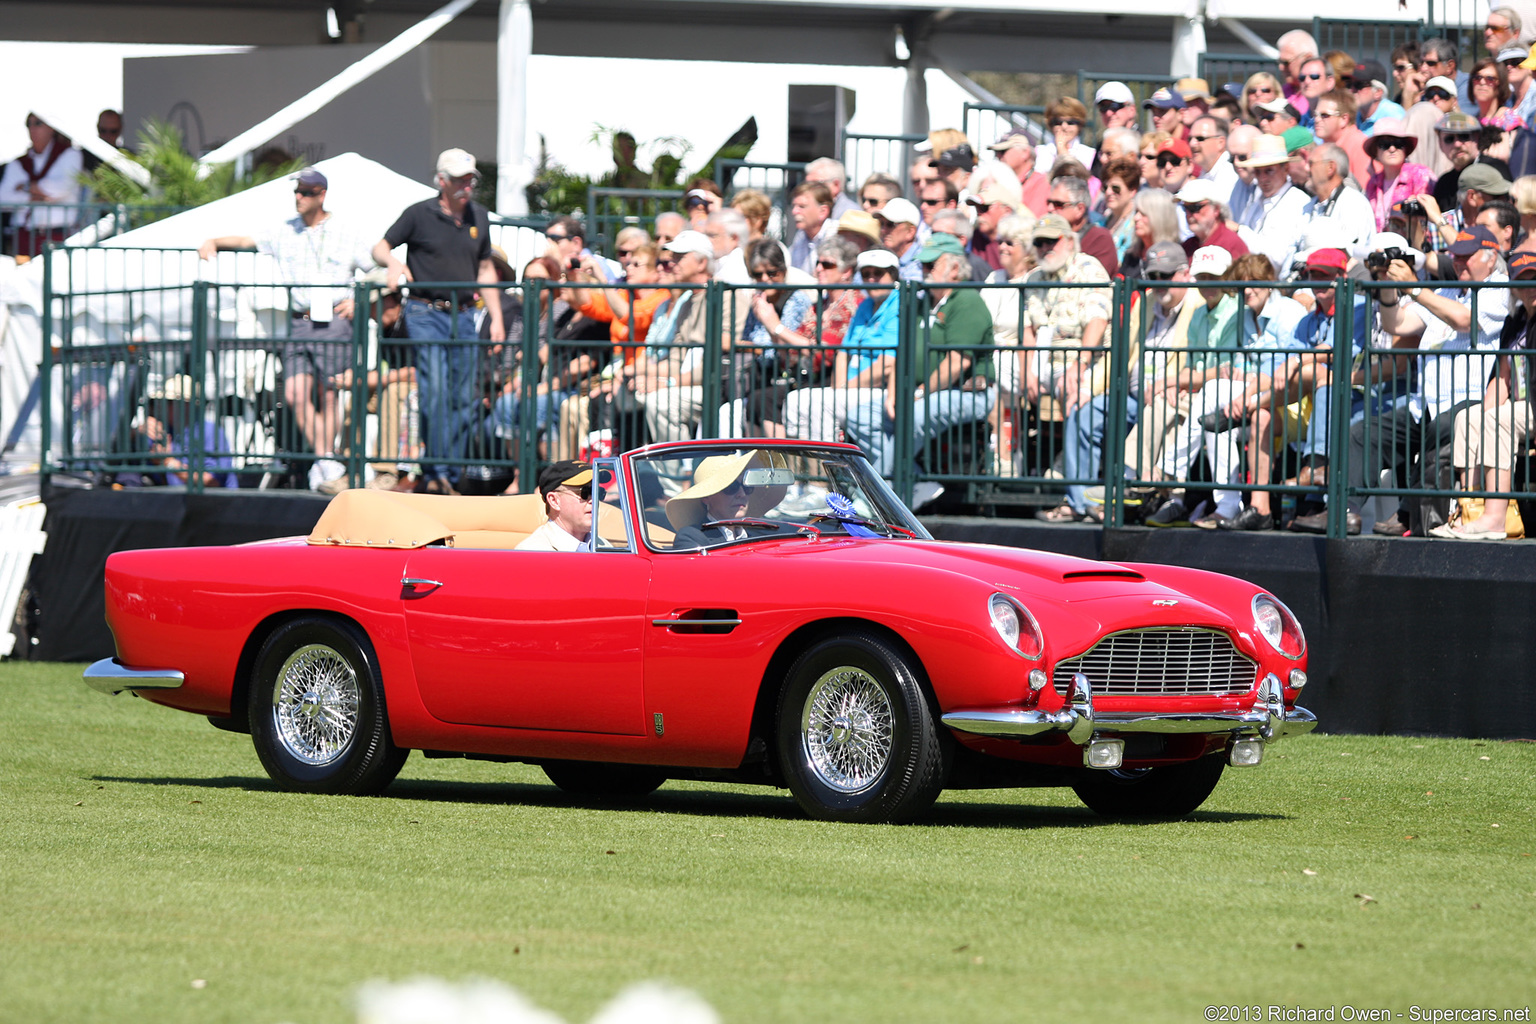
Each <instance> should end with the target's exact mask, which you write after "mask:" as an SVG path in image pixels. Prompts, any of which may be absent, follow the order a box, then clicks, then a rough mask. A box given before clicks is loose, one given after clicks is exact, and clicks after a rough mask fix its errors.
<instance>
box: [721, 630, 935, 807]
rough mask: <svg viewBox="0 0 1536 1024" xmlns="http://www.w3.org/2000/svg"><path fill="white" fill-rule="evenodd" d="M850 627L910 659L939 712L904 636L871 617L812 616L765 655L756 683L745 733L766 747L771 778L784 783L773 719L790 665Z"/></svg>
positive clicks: (931, 705) (923, 671) (920, 663)
mask: <svg viewBox="0 0 1536 1024" xmlns="http://www.w3.org/2000/svg"><path fill="white" fill-rule="evenodd" d="M850 630H860V631H864V632H869V633H874V634H875V635H876V636H879V637H880V638H881V639H883V640H885V641H886V642H888V643H890V644H891V645H892V646H893V647H895V648H896V649H898V650H899V651H901V652H902V653H903V654H905V655H906V656H907V657H909V658H910V659H911V660H912V664H913V665H915V666H917V669H918V683H919V685H920V686H921V687H922V690H923V695H924V697H925V698H926V699H927V701H928V704H929V710H930V711H931V712H932V713H933V714H934V716H935V717H937V716H938V701H937V699H936V698H935V697H934V693H933V683H932V682H931V681H930V679H929V677H928V670H927V667H926V666H924V665H923V660H922V659H921V658H920V657H918V655H917V652H916V651H915V650H913V648H912V645H911V644H909V643H908V642H907V640H906V638H905V637H903V636H902V635H901V634H900V633H899V632H897V631H896V630H894V629H892V628H891V627H890V626H888V625H886V624H885V623H882V622H876V621H875V620H873V619H865V618H860V617H859V616H856V615H846V616H835V617H832V618H825V619H815V620H813V621H811V622H806V623H803V624H802V625H800V626H798V627H796V628H795V629H794V630H793V631H792V632H791V633H789V634H788V635H787V636H785V637H784V639H783V640H781V641H780V642H779V646H778V647H777V648H775V649H774V652H773V657H771V658H770V659H768V666H767V668H765V669H764V670H763V678H762V680H761V682H760V683H759V684H758V688H757V701H756V703H755V704H754V705H753V708H752V727H751V729H750V730H749V733H748V735H749V736H750V737H751V738H752V739H753V740H757V739H761V740H762V741H763V742H764V744H765V745H766V747H767V749H768V763H769V768H770V771H771V772H772V774H773V777H774V780H775V781H776V782H777V783H779V784H780V785H782V784H783V780H784V773H783V769H782V766H781V765H780V764H779V763H778V754H777V752H776V750H775V744H774V742H773V737H774V730H775V727H776V725H775V723H776V718H777V714H778V704H779V693H780V691H782V690H783V688H784V684H785V682H786V681H787V679H788V677H789V669H790V666H791V665H793V664H794V663H795V659H796V658H798V657H799V656H800V655H801V654H802V653H803V652H805V651H806V650H808V649H810V648H811V647H812V646H814V645H815V644H817V643H819V642H820V641H822V640H824V639H826V638H828V637H831V636H837V635H838V634H840V633H845V632H848V631H850Z"/></svg>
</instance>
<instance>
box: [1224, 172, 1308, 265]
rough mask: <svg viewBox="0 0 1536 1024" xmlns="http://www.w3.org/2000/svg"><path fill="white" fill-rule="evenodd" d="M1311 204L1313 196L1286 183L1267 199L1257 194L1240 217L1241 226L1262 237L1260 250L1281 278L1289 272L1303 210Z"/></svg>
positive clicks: (1301, 222)
mask: <svg viewBox="0 0 1536 1024" xmlns="http://www.w3.org/2000/svg"><path fill="white" fill-rule="evenodd" d="M1310 201H1311V196H1309V195H1307V194H1306V193H1305V192H1303V191H1302V190H1301V189H1299V188H1296V187H1294V186H1293V185H1291V183H1290V182H1289V181H1287V182H1286V183H1285V187H1284V188H1282V189H1281V190H1280V191H1279V192H1277V193H1276V194H1275V195H1273V196H1271V197H1270V198H1268V199H1266V198H1265V197H1264V195H1263V193H1256V194H1255V195H1254V197H1253V199H1252V200H1250V201H1249V203H1248V205H1247V206H1246V207H1245V208H1244V210H1243V214H1242V216H1241V217H1239V218H1237V221H1238V223H1239V224H1245V225H1247V226H1248V227H1250V228H1252V229H1253V232H1254V234H1256V235H1258V236H1259V248H1258V251H1259V252H1261V253H1263V254H1264V255H1265V256H1268V257H1269V259H1270V262H1272V263H1274V265H1275V271H1276V272H1277V273H1278V274H1280V276H1281V277H1284V276H1285V274H1286V271H1288V270H1289V269H1290V263H1289V260H1290V257H1291V254H1292V253H1294V252H1295V251H1296V247H1297V245H1298V244H1299V243H1300V239H1301V233H1302V227H1303V224H1304V221H1303V220H1302V210H1304V209H1305V208H1306V205H1307V203H1309V202H1310Z"/></svg>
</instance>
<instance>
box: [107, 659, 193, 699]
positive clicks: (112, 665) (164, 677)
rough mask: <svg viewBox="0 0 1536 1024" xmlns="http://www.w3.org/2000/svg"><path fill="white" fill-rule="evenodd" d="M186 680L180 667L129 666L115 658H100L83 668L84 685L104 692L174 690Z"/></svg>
mask: <svg viewBox="0 0 1536 1024" xmlns="http://www.w3.org/2000/svg"><path fill="white" fill-rule="evenodd" d="M186 681H187V677H186V675H185V674H184V673H182V671H181V670H180V669H175V668H129V667H128V666H127V665H124V664H122V663H121V662H119V661H118V660H117V659H116V658H102V659H101V660H100V661H98V662H96V663H95V664H93V665H92V666H91V667H90V668H88V669H86V670H85V685H87V686H89V687H90V688H91V689H93V690H100V691H101V692H102V693H106V694H118V693H122V692H123V691H124V690H174V689H177V688H178V687H180V686H181V684H182V683H184V682H186Z"/></svg>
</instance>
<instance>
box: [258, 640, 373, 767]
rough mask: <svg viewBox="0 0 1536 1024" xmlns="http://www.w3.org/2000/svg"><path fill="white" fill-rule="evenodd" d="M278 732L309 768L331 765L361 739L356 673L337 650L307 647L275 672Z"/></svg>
mask: <svg viewBox="0 0 1536 1024" xmlns="http://www.w3.org/2000/svg"><path fill="white" fill-rule="evenodd" d="M273 698H274V701H275V703H276V710H277V731H278V736H279V737H280V738H281V740H282V743H283V745H284V746H285V747H287V748H288V752H289V753H290V754H292V755H293V756H294V757H296V758H298V759H299V760H300V761H302V762H304V763H305V764H312V765H323V764H330V763H331V762H333V761H335V760H336V759H337V758H339V757H341V756H343V755H344V754H345V753H346V752H347V748H348V747H349V746H350V745H351V743H352V738H353V736H355V735H356V734H357V713H358V704H359V699H360V698H359V683H358V679H357V673H356V672H355V671H354V670H353V668H352V666H351V665H350V664H348V662H347V659H346V658H344V657H342V656H341V655H340V654H339V653H338V652H337V651H335V650H334V649H332V648H330V647H327V646H325V645H324V644H307V645H306V646H304V647H301V648H299V649H298V650H297V651H294V652H293V654H291V655H289V657H288V660H287V661H285V662H283V665H282V667H281V668H279V669H278V670H277V687H276V692H275V693H274V695H273Z"/></svg>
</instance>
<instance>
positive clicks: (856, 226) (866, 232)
mask: <svg viewBox="0 0 1536 1024" xmlns="http://www.w3.org/2000/svg"><path fill="white" fill-rule="evenodd" d="M837 230H838V231H840V232H841V231H846V232H848V233H849V234H850V235H858V236H859V237H861V238H867V239H869V240H870V241H871V242H874V243H875V244H876V245H878V244H880V222H879V221H877V220H875V215H874V214H872V213H865V212H864V211H863V210H849V211H848V212H847V213H845V214H843V215H842V216H841V217H839V218H837Z"/></svg>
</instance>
